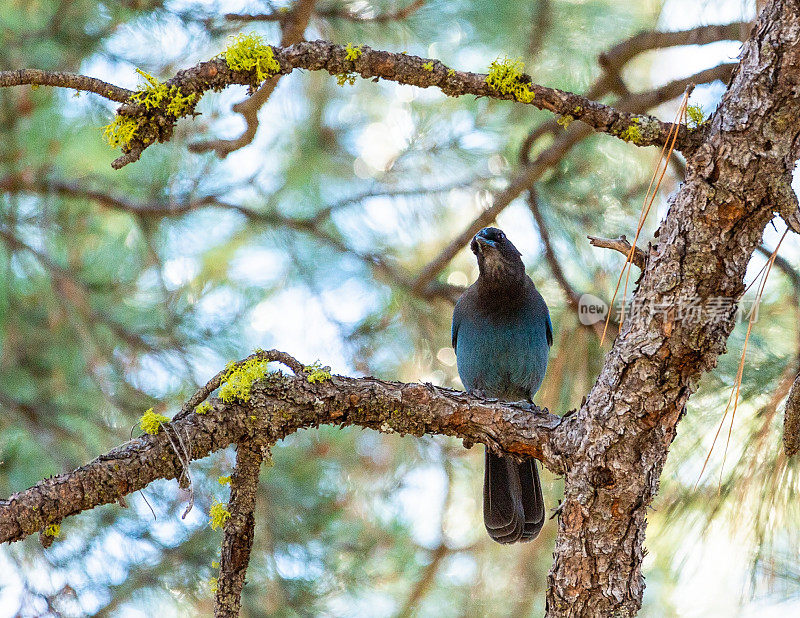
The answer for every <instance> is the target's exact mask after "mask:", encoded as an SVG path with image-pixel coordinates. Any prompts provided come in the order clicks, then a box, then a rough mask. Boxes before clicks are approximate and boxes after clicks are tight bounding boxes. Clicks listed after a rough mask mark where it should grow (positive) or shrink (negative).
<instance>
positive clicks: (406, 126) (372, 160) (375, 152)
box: [358, 104, 414, 171]
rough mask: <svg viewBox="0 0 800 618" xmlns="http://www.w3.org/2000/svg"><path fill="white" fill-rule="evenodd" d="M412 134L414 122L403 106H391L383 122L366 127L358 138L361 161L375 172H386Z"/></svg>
mask: <svg viewBox="0 0 800 618" xmlns="http://www.w3.org/2000/svg"><path fill="white" fill-rule="evenodd" d="M413 133H414V121H413V120H412V118H411V114H410V113H409V111H408V109H407V108H406V107H405V106H403V105H396V104H395V105H392V106H391V107H390V108H389V109H388V110H387V114H386V117H385V119H384V120H381V121H380V122H373V123H372V124H370V125H368V126H367V127H366V128H365V129H364V130H363V131H362V132H361V135H360V136H359V138H358V150H359V157H360V158H361V160H362V161H363V162H364V163H366V164H367V165H368V166H370V167H371V168H372V169H374V170H377V171H387V170H388V169H389V168H390V167H391V165H392V164H393V163H394V160H395V159H396V158H397V156H398V155H399V154H400V152H401V151H402V150H403V149H404V148H405V147H406V146H407V144H408V141H409V139H411V136H412V134H413Z"/></svg>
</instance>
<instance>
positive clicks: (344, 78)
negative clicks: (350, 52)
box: [335, 73, 356, 86]
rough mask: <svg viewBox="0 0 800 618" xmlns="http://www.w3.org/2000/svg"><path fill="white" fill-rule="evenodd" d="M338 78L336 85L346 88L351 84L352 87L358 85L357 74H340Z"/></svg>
mask: <svg viewBox="0 0 800 618" xmlns="http://www.w3.org/2000/svg"><path fill="white" fill-rule="evenodd" d="M335 77H336V83H337V84H339V85H340V86H344V85H345V84H350V85H351V86H352V85H353V84H355V83H356V74H355V73H339V74H338V75H336V76H335Z"/></svg>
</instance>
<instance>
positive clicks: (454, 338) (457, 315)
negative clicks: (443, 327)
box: [450, 298, 464, 349]
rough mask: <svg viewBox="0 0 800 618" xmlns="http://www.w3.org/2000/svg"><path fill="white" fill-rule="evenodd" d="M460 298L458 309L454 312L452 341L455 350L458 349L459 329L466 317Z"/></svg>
mask: <svg viewBox="0 0 800 618" xmlns="http://www.w3.org/2000/svg"><path fill="white" fill-rule="evenodd" d="M461 301H462V299H461V298H460V299H459V300H458V302H457V303H456V308H455V309H454V310H453V327H452V329H451V331H450V337H451V341H452V342H453V349H455V348H456V343H458V327H459V326H461V319H462V318H463V317H464V303H463V302H461Z"/></svg>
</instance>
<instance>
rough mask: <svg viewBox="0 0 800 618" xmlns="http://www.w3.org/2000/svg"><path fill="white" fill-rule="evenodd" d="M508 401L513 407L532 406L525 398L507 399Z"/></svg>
mask: <svg viewBox="0 0 800 618" xmlns="http://www.w3.org/2000/svg"><path fill="white" fill-rule="evenodd" d="M508 403H509V405H512V406H514V407H515V408H522V409H524V410H530V409H532V408H533V404H532V403H531V402H530V401H527V400H525V399H520V400H519V401H509V402H508Z"/></svg>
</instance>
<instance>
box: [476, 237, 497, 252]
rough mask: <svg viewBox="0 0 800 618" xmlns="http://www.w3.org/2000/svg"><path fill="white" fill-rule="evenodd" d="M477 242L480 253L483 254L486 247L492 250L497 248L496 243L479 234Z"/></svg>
mask: <svg viewBox="0 0 800 618" xmlns="http://www.w3.org/2000/svg"><path fill="white" fill-rule="evenodd" d="M475 242H476V243H477V245H478V251H481V252H483V248H484V247H491V248H494V247H495V243H494V241H493V240H489V239H488V238H485V237H483V236H480V235H477V234H476V235H475Z"/></svg>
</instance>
